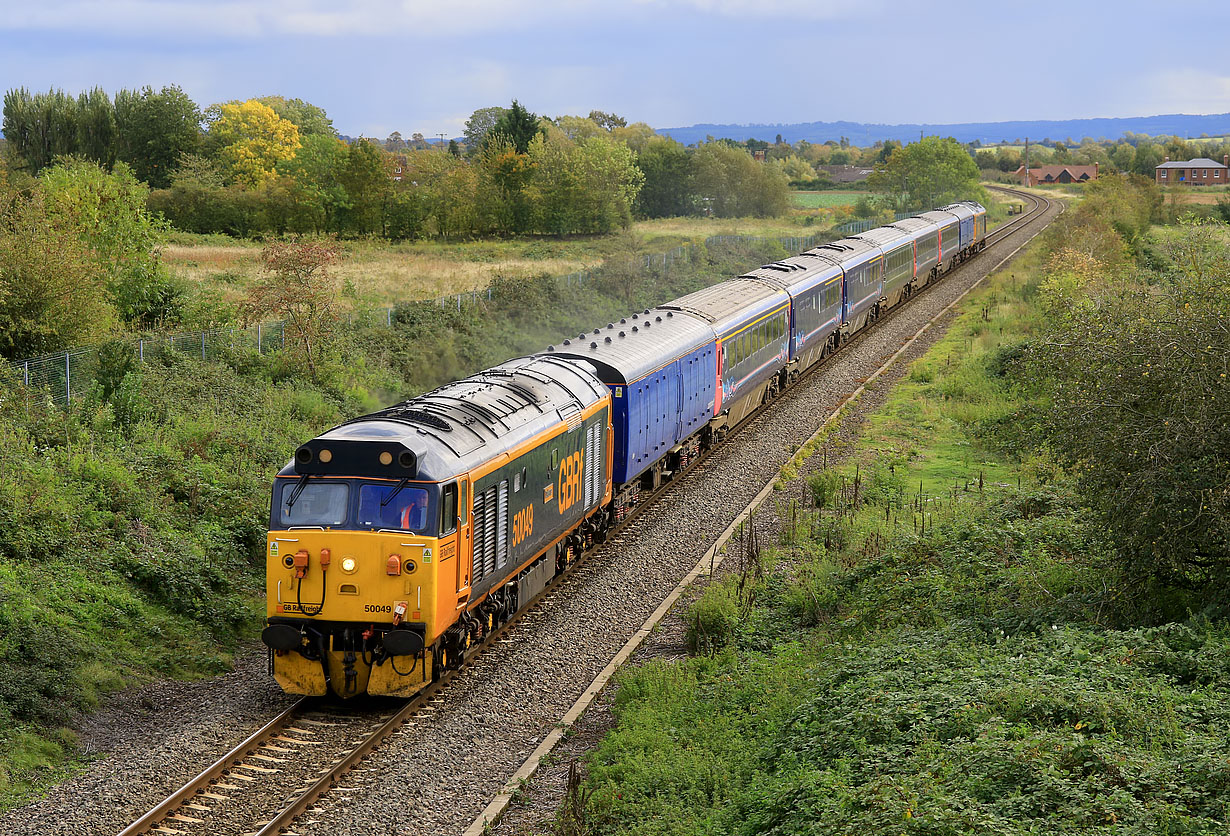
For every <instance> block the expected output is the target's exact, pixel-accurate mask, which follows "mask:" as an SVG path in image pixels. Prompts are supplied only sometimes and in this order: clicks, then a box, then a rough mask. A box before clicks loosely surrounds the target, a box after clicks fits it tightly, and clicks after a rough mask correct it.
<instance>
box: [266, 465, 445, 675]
mask: <svg viewBox="0 0 1230 836" xmlns="http://www.w3.org/2000/svg"><path fill="white" fill-rule="evenodd" d="M277 482H278V483H279V484H278V485H277V486H275V503H274V509H273V510H274V516H275V522H281V523H283V525H282V526H280V527H277V528H274V529H273V530H271V531H270V532H269V535H268V540H267V544H266V558H265V559H266V578H267V586H266V595H267V607H266V615H267V626H266V627H265V630H264V632H263V633H262V636H261V638H262V640H263V641H264V643H265V644H266V645H267V646H268V647H269V649H270V667H271V673H272V674H273V676H274V678H275V679H276V681H277V683H278V685H279V686H281V688H282V689H283V690H285V691H287V692H288V693H295V694H308V695H324V694H327V693H330V692H332V693H334V694H336V695H337V696H341V697H350V696H356V695H358V694H363V693H369V694H377V695H390V696H410V695H412V694H414V693H416V692H417V691H419V690H421V689H422V688H423V687H424V686H425V685H426V684H427V683H429V682H431V681H432V667H433V665H432V662H433V660H432V653H431V650H430V648H431V646H432V642H434V641H435V639H436V637H437V630H436V624H435V610H436V607H435V602H436V597H437V594H436V576H437V566H438V565H439V563H438V560H439V555H440V553H441V548H442V547H444V548H446V549H448V550H449V551H450V552H451V551H453V550H454V548H455V547H454V546H453V541H454V539H455V535H451V536H448V537H445V538H440V537H438V536H436V533H437V531H438V525H436V524H435V522H434V521H435V520H436V519H438V516H439V515H438V512H434V513H433V511H434V509H435V507H436V505H437V502H436V499H435V496H436V494H437V493H438V491H437V490H436V487H437V486H434V485H424V484H415V485H407V484H405V483H398V482H392V481H376V480H362V479H335V478H327V477H325V478H313V479H311V480H310V481H308V480H295V479H285V478H280V479H278V480H277ZM296 490H297V491H298V493H297V494H295V491H296ZM292 495H293V498H292ZM296 509H297V510H296ZM288 522H297V523H299V524H298V525H285V523H288Z"/></svg>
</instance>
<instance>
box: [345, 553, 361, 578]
mask: <svg viewBox="0 0 1230 836" xmlns="http://www.w3.org/2000/svg"><path fill="white" fill-rule="evenodd" d="M358 566H359V564H358V563H357V562H356V561H355V559H354V558H353V557H343V558H342V571H343V572H345V573H346V574H347V575H353V574H354V570H355V569H357V568H358Z"/></svg>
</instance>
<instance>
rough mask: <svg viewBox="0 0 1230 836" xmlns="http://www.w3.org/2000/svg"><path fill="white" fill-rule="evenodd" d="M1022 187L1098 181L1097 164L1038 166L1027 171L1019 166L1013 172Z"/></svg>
mask: <svg viewBox="0 0 1230 836" xmlns="http://www.w3.org/2000/svg"><path fill="white" fill-rule="evenodd" d="M1013 174H1015V175H1016V176H1017V177H1018V178H1020V180H1021V185H1022V186H1045V185H1047V184H1048V183H1086V182H1088V181H1090V180H1097V179H1098V164H1097V163H1094V164H1093V165H1040V166H1036V167H1032V166H1031V167H1030V169H1029V170H1028V171H1026V170H1025V166H1021V167H1020V168H1018V169H1017V170H1016V171H1014V172H1013Z"/></svg>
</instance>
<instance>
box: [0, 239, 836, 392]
mask: <svg viewBox="0 0 1230 836" xmlns="http://www.w3.org/2000/svg"><path fill="white" fill-rule="evenodd" d="M838 231H839V232H840V229H839V230H838ZM842 234H850V233H842ZM831 237H832V236H831V235H829V236H822V235H807V236H794V237H792V236H787V237H782V238H767V237H760V236H752V235H715V236H711V237H709V238H706V239H705V243H704V246H705V247H706V248H708V247H714V246H748V245H752V244H761V243H766V242H770V241H775V242H778V243H780V244H781V245H782V246H783V247H784V248H785V249H786V250H787V251H788V252H791V253H798V252H803V251H804V250H809V249H811V248H812V247H815V246H816V245H817V244H818V243H821V242H822V240H828V239H829V238H831ZM695 251H696V246H695V245H693V244H684V245H682V246H679V247H675V248H674V249H671V250H667V251H666V252H664V253H653V254H650V255H646V256H645V257H644V262H643V267H644V269H646V270H660V271H662V272H667V271H669V270H670V269H671V267H672V266H673V265H675V264H677V263H680V262H683V263H691V261H692V260H693V259H694V258H695V256H696V252H695ZM638 266H639V265H638ZM595 275H596V272H595V271H594V270H578V271H577V272H575V273H569V274H568V275H566V276H560V277H558V279H557V280H558V281H559V282H561V283H562V284H563V285H565V286H571V285H584V284H586V283H587V282H589V281H591V280H592V279H593V278H594V276H595ZM418 301H420V302H427V303H428V304H436V305H440V306H448V307H454V306H455V307H456V308H457V309H458V310H461V309H462V308H463V307H465V306H467V305H478V304H486V303H487V302H489V301H491V288H484V289H482V290H474V291H470V292H467V293H456V294H451V295H449V296H441V297H439V298H437V299H430V300H418ZM395 316H396V308H395V307H394V306H389V307H387V308H380V309H376V310H374V311H356V312H350V313H347V314H346V317H345V319H346V322H347V323H348V324H350V325H357V324H375V323H382V324H384V325H386V326H389V327H392V325H393V320H394V318H395ZM286 339H287V336H286V326H285V323H282V322H277V321H275V322H263V323H259V324H257V325H253V326H251V327H249V328H215V329H212V330H208V331H189V332H183V333H176V334H168V335H166V336H158V337H149V338H142V339H139V340H138V341H137V344H136V345H135V346H134V352H135V354H136V359H137V361H138V362H140V363H144V362H145V361H146V358H147V357H152V356H154V353H155V352H157V351H159V350H170V351H178V352H182V353H184V354H189V355H192V356H193V357H199V358H201V359H202V360H207V361H208V360H213V359H217V358H218V357H219V356H220V355H221V354H222V353H223V352H224V351H226V352H233V351H235V350H236V349H240V350H247V351H255V352H257V353H259V354H269V353H271V352H274V351H280V350H281V349H282V348H284V347H285V346H286ZM99 362H100V355H99V348H98V347H97V346H91V347H86V348H74V349H69V350H68V351H61V352H57V353H55V354H48V355H44V356H42V357H33V358H30V359H29V360H20V361H17V362H15V363H10V364H9V366H10V368H11V369H12V370H13V372H15V374H16V376H17V378H18V380H19V381H20V382H21V383H23V384H25V386H26V387H27V389H28V390H29V392H30V393H31V395H33V393H34V392H37V391H40V390H42V391H46V393H47V397H48V398H49V399H50V400H51V401H52V402H54V403H55V404H56V405H58V406H62V407H64V406H70V405H71V404H72V403H73V402H74V401H77V400H79V399H81V398H84V397H85V396H86V395H87V394H88V393H89V391H90V389H91V388H93V386H94V382H95V380H96V379H97V378H98V372H99Z"/></svg>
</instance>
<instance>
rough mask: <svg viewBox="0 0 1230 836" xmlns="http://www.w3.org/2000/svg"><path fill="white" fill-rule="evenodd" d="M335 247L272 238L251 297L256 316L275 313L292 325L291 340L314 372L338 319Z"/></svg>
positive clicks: (325, 244)
mask: <svg viewBox="0 0 1230 836" xmlns="http://www.w3.org/2000/svg"><path fill="white" fill-rule="evenodd" d="M339 255H340V251H339V250H338V248H337V246H336V245H334V244H331V243H325V242H321V241H274V242H272V243H270V244H267V245H266V246H265V249H264V250H263V251H262V252H261V265H262V268H263V271H262V274H261V277H260V278H259V279H258V280H257V282H256V283H255V284H254V285H253V286H252V289H251V291H250V292H249V297H248V302H249V305H250V308H251V311H252V312H253V313H254V314H255V315H257V316H262V315H274V316H278V317H279V318H281V319H282V321H283V323H284V324H285V327H286V328H287V329H288V339H287V341H286V342H287V345H288V346H291V347H292V350H293V351H295V353H296V354H298V356H299V357H300V358H301V359H302V361H303V363H304V365H305V366H306V368H307V371H308V374H310V375H311V376H312V377H316V366H317V362H318V360H319V357H320V352H321V350H322V348H323V347H324V346H325V345H326V344H327V342H328V340H329V338H330V336H331V335H332V334H333V332H334V327H335V326H336V324H337V300H338V288H337V281H336V279H335V277H334V275H333V273H332V272H331V271H330V269H329V267H330V265H332V264H333V263H334V262H335V261H337V259H338V257H339Z"/></svg>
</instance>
